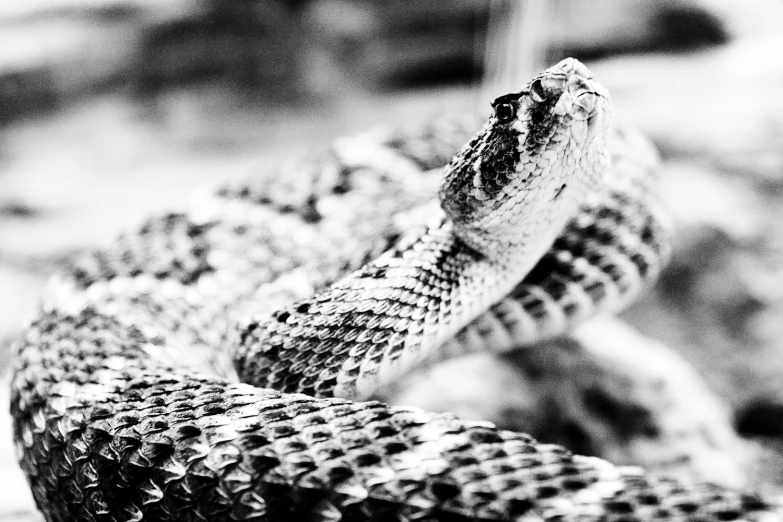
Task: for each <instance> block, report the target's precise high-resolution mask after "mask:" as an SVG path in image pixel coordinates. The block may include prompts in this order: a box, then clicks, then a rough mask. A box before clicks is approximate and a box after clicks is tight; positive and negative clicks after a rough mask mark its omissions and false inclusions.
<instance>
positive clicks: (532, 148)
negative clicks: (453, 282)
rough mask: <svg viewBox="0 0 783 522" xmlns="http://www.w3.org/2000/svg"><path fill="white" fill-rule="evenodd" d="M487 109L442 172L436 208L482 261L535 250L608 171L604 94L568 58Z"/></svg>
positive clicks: (609, 105) (550, 237) (585, 71)
mask: <svg viewBox="0 0 783 522" xmlns="http://www.w3.org/2000/svg"><path fill="white" fill-rule="evenodd" d="M492 108H493V114H492V116H491V117H490V119H489V121H488V122H487V123H486V125H485V126H484V128H483V129H482V130H481V132H480V133H479V134H478V135H477V136H476V137H475V138H474V139H473V140H472V141H471V142H470V143H468V144H467V145H466V146H465V147H464V148H463V149H462V150H461V151H460V152H459V153H458V154H457V155H456V156H455V157H454V159H453V160H452V161H451V163H450V164H449V165H448V166H447V168H446V172H445V176H444V180H443V183H442V186H441V190H440V198H441V206H442V207H443V209H444V210H445V212H446V214H447V215H448V216H449V217H450V218H451V220H452V221H453V223H454V230H455V233H456V234H457V235H458V236H459V237H460V238H461V239H462V240H463V241H464V242H465V243H467V244H468V245H470V246H471V247H473V248H474V249H476V250H477V251H479V252H481V253H483V254H485V255H487V256H497V255H502V254H503V253H504V252H514V253H515V254H516V253H517V251H518V250H519V249H523V250H528V249H533V250H535V249H538V250H540V249H541V248H542V247H541V245H540V244H539V243H542V242H543V244H545V243H547V242H549V243H551V242H552V241H553V240H554V238H555V235H556V234H557V233H558V232H559V229H560V227H562V226H563V225H564V224H565V221H566V220H567V219H568V218H569V217H570V216H572V215H573V213H574V212H575V211H576V209H577V207H578V206H579V204H580V202H581V201H582V200H583V198H584V196H585V194H586V193H587V192H588V190H589V189H590V188H591V187H592V186H594V185H595V184H597V183H598V182H599V180H600V178H601V174H602V173H603V172H604V171H605V169H606V168H607V166H608V165H609V152H608V146H607V140H608V137H609V130H610V120H611V113H612V103H611V100H610V98H609V94H608V93H607V91H606V89H604V88H603V87H602V86H601V85H600V84H599V83H598V82H597V81H596V80H595V79H594V78H593V75H592V73H590V71H589V70H588V69H587V67H585V66H584V65H582V64H581V63H580V62H579V61H577V60H575V59H573V58H568V59H565V60H563V61H562V62H560V63H558V64H557V65H555V66H554V67H552V68H550V69H547V70H546V71H544V72H543V73H541V74H539V75H538V76H537V77H536V78H534V79H533V80H532V81H531V82H530V83H529V84H528V85H527V86H526V87H525V88H524V89H523V90H521V91H520V92H516V93H511V94H506V95H505V96H501V97H499V98H497V99H495V101H494V102H492ZM543 248H546V246H544V247H543Z"/></svg>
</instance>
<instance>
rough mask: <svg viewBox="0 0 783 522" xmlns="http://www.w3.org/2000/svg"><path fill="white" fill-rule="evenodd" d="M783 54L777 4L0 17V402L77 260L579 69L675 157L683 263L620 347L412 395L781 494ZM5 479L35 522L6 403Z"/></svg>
mask: <svg viewBox="0 0 783 522" xmlns="http://www.w3.org/2000/svg"><path fill="white" fill-rule="evenodd" d="M781 52H783V2H780V0H750V1H747V2H741V3H740V2H732V1H730V0H659V1H655V0H622V1H621V0H549V1H544V0H451V1H449V2H442V1H438V0H373V1H370V0H3V1H2V2H0V376H2V377H0V402H2V404H7V403H8V391H7V388H8V385H7V373H8V372H7V370H8V363H9V358H10V345H11V343H12V341H13V338H14V336H15V335H17V334H18V332H19V331H20V329H21V325H22V323H23V321H24V318H25V316H27V315H28V314H30V313H32V312H33V311H34V310H35V306H36V303H37V300H38V299H39V297H40V294H41V292H42V290H43V286H44V284H45V282H46V280H47V278H48V277H49V276H50V275H51V274H52V273H53V272H55V271H57V270H58V269H59V268H61V267H62V266H63V265H64V263H65V262H66V261H67V260H68V259H69V258H71V257H72V256H73V255H74V254H75V253H77V252H79V251H81V250H84V249H86V248H90V247H95V246H99V245H103V244H106V243H107V242H108V241H109V240H110V239H111V238H112V237H113V236H115V235H116V234H117V233H118V232H120V231H122V230H128V229H132V228H133V227H134V226H137V225H138V224H139V223H140V222H141V221H142V219H143V218H144V217H147V216H149V215H150V214H151V213H154V212H157V211H163V210H171V209H176V208H181V207H182V206H183V205H184V204H185V202H186V201H187V200H188V197H189V194H190V192H191V191H192V189H193V188H194V187H196V186H199V185H203V184H204V183H215V182H220V181H225V180H228V179H231V178H236V177H243V176H247V175H252V173H253V172H254V171H256V170H257V169H260V168H264V167H265V166H268V165H273V164H275V163H276V162H280V161H282V160H284V159H285V158H286V157H288V156H290V155H292V154H295V153H297V152H298V151H302V150H306V149H316V150H317V149H325V148H326V147H327V146H328V145H329V143H330V142H331V141H332V140H333V139H334V138H336V137H339V136H343V135H350V134H355V133H357V132H360V131H362V130H365V129H367V128H370V127H372V126H375V125H379V124H383V125H388V126H397V125H404V126H409V125H414V124H416V123H423V122H425V121H427V120H431V119H433V118H441V117H450V116H454V115H459V114H462V113H472V114H474V115H483V114H485V113H487V112H488V109H489V102H490V101H491V100H492V99H493V98H494V97H495V96H497V95H500V94H503V93H505V92H508V91H514V90H518V89H519V88H520V87H521V85H522V84H523V82H524V81H525V80H527V79H528V78H529V77H530V76H531V75H532V74H533V73H534V72H535V71H537V70H539V69H541V68H543V67H545V66H547V65H549V64H551V63H554V62H555V61H557V60H559V59H560V58H562V57H565V56H575V57H577V58H579V59H581V60H583V61H586V62H587V63H588V65H589V66H590V67H591V69H592V70H593V72H594V73H595V74H596V76H597V77H598V78H599V80H600V81H601V82H602V83H603V84H604V85H606V86H607V87H608V88H609V90H610V92H611V93H612V95H613V97H614V100H615V105H616V107H617V115H618V119H619V120H620V121H621V122H622V123H623V124H627V125H630V126H634V127H637V128H639V129H640V130H641V131H642V132H643V133H644V134H646V135H647V136H648V137H650V138H651V139H652V141H653V142H654V143H655V145H656V146H657V148H658V150H659V152H660V155H661V157H662V160H663V173H662V176H663V190H664V194H665V197H666V198H667V201H668V204H669V206H670V207H671V208H672V212H673V215H674V220H675V224H676V226H677V230H678V235H677V241H676V245H675V254H674V257H673V261H672V263H671V265H670V266H669V268H668V269H667V270H666V272H665V273H664V274H663V277H662V280H661V282H660V283H659V284H658V285H657V286H656V288H655V289H654V291H652V292H651V293H650V295H648V296H646V297H645V298H644V299H643V300H642V301H641V302H640V303H638V304H637V305H635V306H634V307H633V308H632V309H631V310H629V311H628V312H626V313H625V314H624V315H623V319H624V320H625V321H626V322H628V323H629V324H631V325H632V326H633V330H630V329H628V328H627V327H626V326H624V325H619V324H615V323H612V322H611V321H610V322H609V323H606V324H603V325H602V326H601V327H600V332H601V335H598V336H597V337H598V338H599V339H603V340H601V341H598V344H601V343H604V344H606V339H607V338H611V339H612V341H611V342H609V343H608V345H602V347H596V346H595V344H596V341H595V338H594V337H596V336H595V335H593V334H594V333H595V332H590V331H587V332H581V333H578V334H577V336H576V337H575V339H576V340H575V341H569V343H570V344H568V346H566V348H565V349H562V347H561V349H560V351H557V350H551V349H550V350H547V351H546V352H531V353H532V355H525V356H520V357H522V358H521V359H520V358H519V357H517V358H515V357H514V356H511V357H506V358H484V359H480V360H474V361H473V362H472V363H471V364H470V365H469V366H470V368H467V367H466V365H465V364H464V363H455V364H453V365H451V366H450V367H447V369H446V370H443V369H441V370H438V371H437V372H435V373H431V374H429V375H427V376H426V377H425V378H419V379H418V380H416V379H413V381H412V382H411V383H409V388H408V391H397V392H396V393H397V394H398V397H397V398H398V399H399V400H402V401H404V402H416V401H417V400H419V402H422V405H423V406H425V407H428V408H433V409H452V410H456V411H458V412H459V413H460V414H463V415H465V416H477V417H482V418H490V419H491V420H493V421H495V422H498V423H500V424H503V425H504V426H507V427H510V428H513V429H524V430H527V431H532V432H533V433H534V434H535V435H536V436H537V437H539V438H544V439H550V440H553V441H556V442H564V443H567V444H569V446H570V447H572V448H573V449H575V450H577V451H580V452H583V453H592V454H598V455H602V456H605V457H608V458H611V459H613V460H614V461H618V462H623V463H637V462H638V463H642V464H644V465H645V466H647V467H650V468H652V469H661V470H663V471H667V472H672V473H675V474H677V473H684V474H685V475H696V476H698V477H701V478H707V479H710V480H716V481H719V482H725V483H732V484H735V485H739V486H747V487H751V488H753V489H756V490H762V491H764V492H765V493H767V494H768V495H773V496H776V495H780V493H781V491H782V490H783V478H782V477H783V457H782V456H781V455H783V320H781V319H783V219H781V217H783V214H782V212H783V96H781V93H782V92H783V60H781V59H780V55H781ZM591 335H592V337H591ZM561 344H562V343H561ZM610 345H611V346H610ZM637 346H639V348H638V351H635V350H637V348H636V347H637ZM553 353H554V354H559V355H552V354H553ZM636 354H640V355H638V356H637V355H636ZM525 357H527V359H525ZM553 357H554V359H553ZM618 361H619V362H618ZM640 361H642V362H643V363H640ZM460 364H461V366H460ZM509 368H510V369H509ZM531 368H532V369H534V370H535V371H533V370H531ZM444 372H445V373H444ZM460 372H463V373H464V375H463V373H460ZM471 372H472V373H471ZM547 372H554V373H555V374H557V375H554V374H553V375H549V377H550V378H549V379H548V380H547V383H548V384H547V385H546V386H543V387H542V386H541V384H540V382H541V378H540V376H541V374H542V373H543V374H544V375H548V373H547ZM575 372H576V373H578V374H581V375H582V376H583V377H584V375H588V374H589V376H591V377H590V379H588V380H585V379H582V380H578V379H576V380H575V379H573V378H571V377H573V375H574V374H575ZM468 373H470V375H468ZM456 378H459V379H460V382H461V383H462V392H463V394H464V393H466V392H465V390H468V392H469V393H470V397H465V396H460V394H459V391H458V392H456V394H455V392H450V391H449V388H451V389H453V388H454V387H453V386H452V387H449V386H448V384H449V382H451V381H453V380H454V379H456ZM577 381H578V382H577ZM490 382H495V383H496V384H494V385H489V384H487V383H490ZM537 383H538V384H537ZM618 383H619V384H618ZM473 384H475V389H474V388H473V387H471V386H472V385H473ZM441 385H442V389H441ZM479 389H480V391H478V390H479ZM434 392H437V393H434ZM599 392H600V393H599ZM433 396H437V397H438V401H439V402H435V403H433V402H432V401H430V402H428V399H427V400H423V401H422V397H424V398H425V399H426V398H427V397H433ZM586 397H587V398H586ZM482 401H483V402H482ZM466 402H467V404H466ZM545 404H546V405H547V408H542V406H543V405H545ZM585 406H586V407H585ZM542 410H548V411H549V413H548V414H547V415H544V414H543V413H542ZM553 411H554V412H555V414H556V416H557V418H556V419H555V418H553V417H552V415H553V414H552V412H553ZM640 419H641V420H640ZM716 455H717V456H716ZM716 463H717V464H716ZM683 470H687V471H683ZM0 484H2V485H3V487H2V489H0V521H2V520H28V519H29V520H35V519H38V517H39V515H37V514H36V513H35V511H34V507H33V505H32V499H31V497H30V494H29V492H28V491H27V485H26V482H25V480H24V478H23V476H22V474H21V472H20V471H19V470H18V469H17V466H16V463H15V457H14V455H13V449H12V445H11V438H10V419H9V416H8V414H7V413H5V412H2V413H0Z"/></svg>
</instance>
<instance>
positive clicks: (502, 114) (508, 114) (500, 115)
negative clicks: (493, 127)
mask: <svg viewBox="0 0 783 522" xmlns="http://www.w3.org/2000/svg"><path fill="white" fill-rule="evenodd" d="M516 112H517V111H516V108H515V107H514V106H513V105H512V104H510V103H498V104H497V105H495V117H496V118H497V119H498V121H499V122H500V123H508V122H509V121H511V120H512V119H513V118H514V116H516Z"/></svg>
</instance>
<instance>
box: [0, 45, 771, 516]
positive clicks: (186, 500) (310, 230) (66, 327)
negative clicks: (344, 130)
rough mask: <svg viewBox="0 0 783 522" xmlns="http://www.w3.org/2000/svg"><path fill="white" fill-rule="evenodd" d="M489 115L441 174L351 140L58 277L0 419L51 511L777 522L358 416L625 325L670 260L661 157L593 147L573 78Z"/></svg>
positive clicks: (616, 470)
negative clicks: (470, 356) (557, 339)
mask: <svg viewBox="0 0 783 522" xmlns="http://www.w3.org/2000/svg"><path fill="white" fill-rule="evenodd" d="M493 106H494V115H493V116H492V117H491V118H490V120H489V121H488V122H487V124H486V125H485V126H484V128H483V129H482V130H481V131H480V133H479V134H478V135H477V136H476V137H475V138H473V139H472V140H470V141H468V143H467V145H465V146H464V147H463V148H462V149H460V152H458V153H457V154H456V155H455V156H454V157H453V158H451V156H452V154H453V151H455V150H457V149H458V148H459V146H460V145H461V144H462V143H464V142H465V141H466V139H467V138H468V137H469V133H468V132H467V131H466V129H465V127H462V126H459V125H453V126H450V125H446V124H443V125H433V126H432V127H429V128H426V129H421V130H419V131H417V132H414V133H408V134H391V135H389V134H386V135H366V136H361V137H359V138H355V139H352V140H345V141H342V142H339V143H337V144H336V146H335V148H334V151H333V152H332V153H331V154H330V155H329V156H328V157H318V158H301V159H297V160H295V161H292V162H290V163H289V164H287V165H284V166H282V167H280V168H279V169H276V170H274V171H271V172H269V173H268V174H267V175H265V176H262V177H260V178H259V179H255V180H252V181H249V182H245V183H238V184H235V185H231V186H226V187H222V188H220V189H218V190H216V191H213V192H209V193H205V194H203V195H200V196H199V197H197V198H196V199H195V201H194V204H193V206H192V208H191V209H190V210H189V211H188V212H186V213H182V214H170V215H166V216H161V217H158V218H155V219H153V220H151V221H149V222H148V223H147V224H146V225H144V226H143V227H142V228H141V229H140V230H139V231H138V232H136V233H133V234H128V235H126V236H123V237H121V238H119V239H118V240H117V242H116V243H115V244H114V245H112V246H111V247H109V248H107V249H105V250H102V251H99V252H95V253H91V254H89V255H86V256H85V257H84V258H83V259H81V260H79V261H78V262H77V263H76V264H75V265H74V266H73V268H72V270H70V272H69V273H67V274H64V275H62V276H60V277H59V278H58V279H56V280H55V281H53V282H52V285H51V288H50V291H49V292H48V294H47V298H46V301H45V302H44V303H43V305H42V308H41V311H40V313H39V314H38V316H37V317H36V318H35V319H34V320H33V321H32V323H31V324H30V325H29V327H28V328H27V330H26V331H25V334H24V336H23V338H22V339H21V340H20V342H19V343H18V344H17V346H16V359H15V366H14V377H13V380H12V404H11V410H12V414H13V416H14V436H15V442H16V446H17V450H18V455H19V461H20V464H21V466H22V469H23V470H24V472H25V474H26V475H27V478H28V480H29V483H30V486H31V488H32V491H33V495H34V497H35V500H36V502H37V504H38V507H39V509H40V510H41V511H42V513H43V514H44V516H45V517H46V519H47V520H49V521H51V522H54V521H66V520H67V521H70V520H87V521H104V520H106V521H108V520H111V521H123V522H124V521H138V520H160V521H164V520H184V521H204V520H209V521H219V520H227V521H228V520H232V521H250V520H257V521H264V520H270V521H288V520H305V521H307V520H313V521H338V520H344V521H370V520H372V521H386V520H389V521H398V520H399V521H408V520H411V521H412V520H422V521H436V520H442V521H466V520H496V521H500V520H503V521H511V520H519V521H522V520H524V521H533V520H580V521H590V520H596V521H598V520H601V521H603V520H606V521H621V520H622V521H630V520H666V521H675V520H677V521H679V520H683V521H685V520H693V521H696V520H698V521H718V520H740V519H741V520H770V521H772V520H780V519H781V517H780V513H779V512H778V511H776V508H775V507H773V506H769V505H767V504H766V503H765V502H764V501H763V500H761V499H760V498H758V497H756V496H754V495H751V494H745V493H741V492H735V491H730V490H725V489H722V488H720V487H717V486H713V485H708V484H702V485H692V484H684V483H678V482H676V481H672V480H668V479H664V478H655V477H650V476H646V475H644V474H643V473H642V472H641V471H640V470H638V469H636V468H630V467H616V466H613V465H612V464H610V463H607V462H605V461H602V460H600V459H597V458H592V457H583V456H577V455H573V454H571V453H570V452H569V451H568V450H566V449H564V448H561V447H558V446H554V445H547V444H541V443H538V442H536V441H535V440H533V439H532V438H531V437H529V436H527V435H524V434H520V433H513V432H509V431H503V430H499V429H497V428H495V427H494V426H492V425H491V424H487V423H480V422H468V421H463V420H460V419H458V418H456V417H454V416H452V415H449V414H433V413H426V412H422V411H418V410H414V409H408V408H402V407H392V406H388V405H385V404H381V403H378V402H358V401H355V399H363V398H367V397H368V396H370V395H371V394H372V391H373V390H374V389H375V388H376V387H377V386H379V385H381V384H383V383H384V382H388V381H389V380H391V379H393V378H394V377H395V376H397V375H399V374H400V373H402V372H404V371H407V370H409V369H410V368H411V367H412V366H415V365H420V364H423V363H427V362H429V361H432V360H437V359H440V358H444V357H449V356H454V355H457V354H460V353H467V352H470V351H476V350H487V349H490V350H497V351H503V350H509V349H512V348H515V347H518V346H520V345H522V344H525V343H531V342H535V341H536V340H540V339H544V338H547V337H551V336H553V335H558V334H561V333H563V332H565V331H567V330H568V328H569V327H570V326H571V325H573V324H575V323H576V322H579V321H581V320H584V319H586V318H588V317H589V316H591V315H594V314H595V313H597V312H601V311H613V310H618V309H619V308H621V307H622V306H624V305H625V304H626V303H627V302H628V301H629V300H630V299H632V298H633V296H634V295H636V294H637V293H638V292H639V291H640V290H641V289H642V287H643V286H644V285H645V284H646V283H648V282H649V281H651V280H652V279H654V277H655V275H656V274H657V272H658V271H659V269H660V267H661V264H662V262H663V261H664V260H665V258H666V256H667V248H668V247H667V246H666V245H667V242H666V238H667V233H668V230H667V227H666V225H665V219H664V218H663V217H662V216H661V213H660V211H659V209H658V206H657V201H656V199H655V196H654V189H653V187H654V185H655V175H654V158H652V156H651V154H650V152H649V150H648V149H647V148H646V147H645V146H644V144H643V143H641V144H640V142H638V141H637V140H636V139H635V138H634V137H633V136H625V135H623V134H622V133H617V132H615V133H614V134H613V135H612V144H611V145H610V144H609V136H610V134H609V121H610V119H611V102H610V101H609V98H608V94H607V93H606V92H605V90H604V89H603V88H602V87H601V86H600V85H599V84H598V83H597V82H596V81H595V80H594V79H593V78H592V75H591V74H590V73H589V71H587V70H586V68H584V66H582V65H581V64H579V63H578V62H576V61H575V60H566V61H564V62H561V63H560V64H558V65H557V66H555V67H553V68H552V69H549V70H547V71H546V72H544V73H542V74H541V75H539V76H538V77H537V78H536V79H534V80H533V81H532V82H531V83H530V84H529V85H528V86H527V87H526V88H525V89H524V90H523V91H520V92H519V93H514V94H510V95H507V96H504V97H501V98H499V99H498V100H496V102H495V103H494V104H493ZM610 147H611V152H612V156H613V162H612V166H611V167H610V166H609V155H610ZM450 158H451V159H450ZM446 163H448V165H447V166H446V168H445V174H444V173H443V172H442V171H440V170H439V169H438V167H441V166H443V165H444V164H446ZM440 181H442V184H441V188H440V197H441V201H442V208H441V207H439V206H438V205H437V203H435V204H433V203H432V202H431V201H432V198H433V197H434V195H435V193H436V191H437V190H438V183H439V182H440ZM237 375H238V376H239V377H240V378H241V379H242V380H243V381H245V383H239V382H237V379H236V377H237Z"/></svg>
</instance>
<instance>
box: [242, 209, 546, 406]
mask: <svg viewBox="0 0 783 522" xmlns="http://www.w3.org/2000/svg"><path fill="white" fill-rule="evenodd" d="M541 248H546V245H543V246H542V247H541ZM529 254H530V255H528V256H526V257H520V255H519V252H507V253H505V254H503V255H500V256H492V257H489V256H486V255H485V254H483V253H480V252H478V251H476V250H475V249H474V248H473V247H472V246H470V245H468V244H467V243H466V242H464V241H463V240H462V239H461V238H460V237H458V236H457V235H456V234H455V233H454V225H453V223H452V222H451V221H450V220H448V219H447V218H445V216H444V217H441V218H439V219H437V220H436V221H435V222H434V223H433V224H432V225H430V226H428V227H426V228H423V230H420V232H418V233H416V234H411V235H409V236H407V237H404V238H403V239H401V240H400V242H399V243H398V244H397V245H396V246H395V247H394V248H392V249H390V250H388V251H386V252H385V253H384V254H382V255H381V256H379V257H378V258H377V259H375V260H373V261H371V262H369V263H367V264H365V265H364V266H363V267H361V268H360V269H359V270H356V271H355V272H353V273H351V274H350V275H348V276H346V277H344V278H343V279H341V280H339V281H337V282H336V283H334V284H333V285H332V286H330V287H329V288H328V289H326V290H324V291H322V292H320V293H317V294H316V295H315V296H314V297H312V298H310V299H307V300H303V301H299V302H297V303H294V304H292V305H290V306H288V307H286V308H284V309H282V310H280V311H278V312H276V313H274V314H272V315H271V316H268V317H266V318H264V319H259V320H257V321H253V322H252V323H251V324H250V325H248V326H247V327H246V328H245V330H244V332H243V335H242V342H241V345H240V348H239V350H238V356H237V361H238V371H239V374H240V377H241V378H242V379H243V380H245V381H248V382H250V383H252V384H255V385H258V386H264V387H270V388H275V389H278V390H281V391H286V392H300V393H306V394H308V395H313V396H318V397H324V396H338V397H345V398H366V397H367V396H369V395H371V394H372V393H373V392H374V391H375V390H376V389H377V388H378V387H379V386H381V385H383V384H384V383H386V382H389V381H390V380H393V379H395V378H396V377H398V376H399V375H400V374H401V373H404V372H406V371H409V370H410V369H411V368H413V367H415V366H416V365H417V364H418V363H419V362H421V361H422V360H424V359H426V358H428V357H430V356H432V355H433V354H434V352H435V351H436V350H437V348H438V347H439V346H440V345H441V344H442V343H443V342H444V341H445V340H447V339H449V338H450V337H452V336H453V335H454V334H455V333H456V332H458V331H459V330H460V329H461V328H462V326H464V325H465V324H467V323H469V322H470V321H472V320H473V319H475V318H476V317H477V316H478V315H480V314H481V313H482V312H483V311H484V310H486V309H487V308H488V307H489V306H490V305H492V304H493V303H494V302H497V301H498V300H500V299H501V298H502V297H503V296H504V295H506V294H507V293H508V292H509V291H510V290H511V289H512V288H513V287H514V286H515V285H516V284H517V283H518V282H519V281H520V280H521V279H522V277H523V276H524V274H526V273H527V272H528V271H529V270H530V268H532V265H533V264H534V262H535V259H537V256H536V255H535V254H536V253H534V252H532V251H531V252H529Z"/></svg>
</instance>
